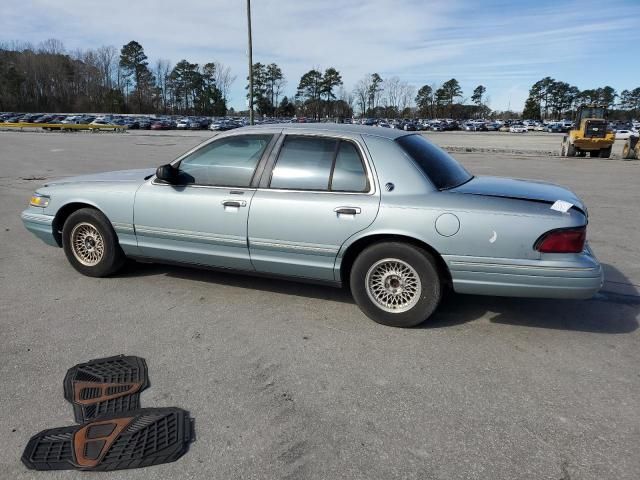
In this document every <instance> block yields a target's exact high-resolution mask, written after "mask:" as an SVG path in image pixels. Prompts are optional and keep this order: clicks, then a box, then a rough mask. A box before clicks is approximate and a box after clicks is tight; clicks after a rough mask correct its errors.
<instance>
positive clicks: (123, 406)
mask: <svg viewBox="0 0 640 480" xmlns="http://www.w3.org/2000/svg"><path fill="white" fill-rule="evenodd" d="M148 386H149V377H148V374H147V363H146V362H145V361H144V358H140V357H134V356H124V355H119V356H116V357H109V358H98V359H96V360H91V361H89V362H86V363H81V364H79V365H76V366H75V367H71V368H70V369H69V371H68V372H67V375H66V376H65V377H64V398H66V399H67V400H68V401H69V402H71V403H72V404H73V413H74V416H75V419H76V422H78V423H83V422H86V421H89V420H92V419H94V418H97V417H100V416H103V415H115V414H118V413H122V412H126V411H129V410H137V409H139V408H140V392H141V391H142V390H144V389H145V388H147V387H148Z"/></svg>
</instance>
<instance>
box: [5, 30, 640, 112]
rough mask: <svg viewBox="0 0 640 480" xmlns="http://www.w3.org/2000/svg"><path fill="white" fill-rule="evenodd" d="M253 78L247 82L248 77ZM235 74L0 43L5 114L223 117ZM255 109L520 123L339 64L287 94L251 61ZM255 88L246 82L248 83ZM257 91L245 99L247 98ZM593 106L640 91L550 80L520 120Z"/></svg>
mask: <svg viewBox="0 0 640 480" xmlns="http://www.w3.org/2000/svg"><path fill="white" fill-rule="evenodd" d="M247 80H248V77H247ZM234 81H235V76H233V75H232V73H231V70H230V69H229V67H226V66H225V65H223V64H222V63H220V62H216V61H212V62H208V63H205V64H203V65H200V64H197V63H191V62H189V61H188V60H186V59H183V60H180V61H179V62H178V63H177V64H175V65H172V64H171V62H170V61H169V60H163V59H159V60H156V61H155V63H153V64H150V62H149V59H148V57H147V55H146V53H145V51H144V48H143V47H142V45H141V44H140V43H138V42H136V41H134V40H132V41H130V42H129V43H127V44H126V45H123V46H122V47H121V48H120V49H119V50H118V49H117V48H116V47H113V46H102V47H100V48H97V49H88V50H75V51H72V52H69V51H67V50H66V49H65V47H64V45H63V44H62V43H61V42H60V41H58V40H55V39H50V40H47V41H45V42H42V43H41V44H39V45H38V46H35V47H34V46H33V45H31V44H28V43H17V42H14V43H11V44H9V43H6V44H0V111H38V112H111V113H156V114H177V115H185V114H186V115H207V116H219V115H225V114H228V113H235V112H233V111H232V110H231V109H229V108H228V107H229V93H230V88H231V85H232V84H233V82H234ZM253 84H254V90H253V104H254V108H255V109H256V111H257V113H258V114H259V115H261V116H267V117H292V116H294V115H297V116H299V117H309V118H315V119H322V118H336V117H351V116H354V115H355V114H358V115H361V116H365V117H373V118H408V117H421V118H442V117H448V118H492V117H505V118H506V117H508V118H513V117H516V116H518V115H519V114H517V113H515V112H499V111H492V110H491V109H490V108H489V104H490V98H489V96H488V95H487V88H486V87H485V86H484V85H478V86H476V87H475V88H474V89H473V91H472V93H471V95H470V98H467V97H465V96H464V93H463V91H462V88H461V86H460V83H459V82H458V81H457V80H456V79H455V78H451V79H450V80H447V81H446V82H443V83H442V84H441V85H436V84H435V83H432V84H425V85H422V86H420V87H419V88H418V87H416V86H414V85H412V84H410V83H408V82H406V81H404V80H401V79H400V78H398V77H396V76H393V77H390V78H383V77H382V76H381V75H380V74H379V73H376V72H374V73H368V74H366V75H364V76H363V77H362V78H361V79H360V80H359V81H358V82H357V83H356V84H355V86H354V88H353V89H351V90H347V89H346V88H345V86H344V82H343V80H342V75H341V73H340V72H339V71H338V70H337V69H336V68H335V67H329V68H326V69H322V68H320V67H314V68H312V69H311V70H309V71H307V72H305V73H304V74H303V75H302V76H301V78H300V80H299V81H298V82H297V88H296V89H295V93H294V95H292V96H288V95H285V87H286V86H287V79H286V78H285V75H284V73H283V71H282V68H281V67H280V66H278V65H277V64H276V63H269V64H267V63H260V62H258V63H255V64H254V65H253ZM246 88H247V90H248V85H247V87H246ZM248 96H249V94H248V93H247V98H248ZM586 103H597V104H602V105H606V106H608V107H609V108H610V110H611V115H610V116H611V118H613V119H616V118H619V119H630V118H638V117H639V116H640V87H638V88H635V89H632V90H623V91H621V92H620V93H617V92H616V90H615V89H614V88H613V87H611V86H604V87H601V88H595V89H587V90H582V91H581V90H579V89H578V88H577V87H575V86H572V85H570V84H568V83H566V82H562V81H557V80H555V79H553V78H551V77H545V78H543V79H541V80H539V81H538V82H536V83H534V84H533V85H532V87H531V89H530V91H529V97H528V98H527V100H526V102H525V105H524V111H523V112H522V117H523V118H527V119H540V120H541V119H549V118H561V117H563V116H565V117H571V115H572V114H573V112H574V111H575V109H576V108H577V107H578V106H579V105H581V104H586Z"/></svg>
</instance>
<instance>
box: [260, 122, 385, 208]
mask: <svg viewBox="0 0 640 480" xmlns="http://www.w3.org/2000/svg"><path fill="white" fill-rule="evenodd" d="M287 136H295V137H322V138H329V139H333V140H344V141H346V142H351V143H354V144H355V145H356V148H357V149H358V152H359V154H360V158H361V160H362V162H363V164H364V168H365V170H366V172H367V181H368V183H369V190H368V191H366V192H338V191H330V190H299V189H290V188H270V187H258V188H257V190H258V191H268V192H291V193H321V194H332V195H369V196H371V195H375V194H376V192H377V187H376V182H375V179H374V176H373V169H372V168H371V165H370V164H369V162H370V160H369V157H368V155H367V152H366V150H365V149H364V147H363V146H362V144H361V142H360V141H358V140H357V139H355V138H353V137H352V136H349V135H340V134H330V133H327V132H317V133H316V132H295V131H294V132H291V133H289V132H287V131H286V130H283V132H282V137H283V138H282V142H281V143H280V145H277V144H276V146H277V147H278V151H277V152H276V155H277V156H276V159H275V162H274V163H273V165H272V167H271V170H270V171H269V184H271V175H273V170H274V169H275V167H276V165H277V164H278V158H277V157H279V156H280V151H281V150H282V146H283V145H284V142H285V140H286V138H287ZM361 138H362V137H361Z"/></svg>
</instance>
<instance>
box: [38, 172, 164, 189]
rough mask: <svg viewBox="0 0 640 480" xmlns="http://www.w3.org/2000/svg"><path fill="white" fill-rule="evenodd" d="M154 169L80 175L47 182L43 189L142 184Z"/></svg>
mask: <svg viewBox="0 0 640 480" xmlns="http://www.w3.org/2000/svg"><path fill="white" fill-rule="evenodd" d="M155 171H156V170H155V168H139V169H135V170H118V171H116V172H104V173H95V174H92V175H81V176H79V177H67V178H61V179H60V180H54V181H51V182H48V183H47V184H46V185H45V187H49V186H51V185H62V184H68V183H89V182H137V183H142V182H144V179H145V177H148V176H149V175H153V174H154V173H155Z"/></svg>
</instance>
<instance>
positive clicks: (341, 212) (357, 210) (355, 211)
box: [333, 207, 362, 215]
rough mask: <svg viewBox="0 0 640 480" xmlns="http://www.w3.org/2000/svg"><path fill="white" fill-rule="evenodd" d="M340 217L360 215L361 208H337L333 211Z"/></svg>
mask: <svg viewBox="0 0 640 480" xmlns="http://www.w3.org/2000/svg"><path fill="white" fill-rule="evenodd" d="M333 211H334V212H336V213H337V214H338V215H356V214H358V213H360V212H361V211H362V210H360V207H336V208H334V209H333Z"/></svg>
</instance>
